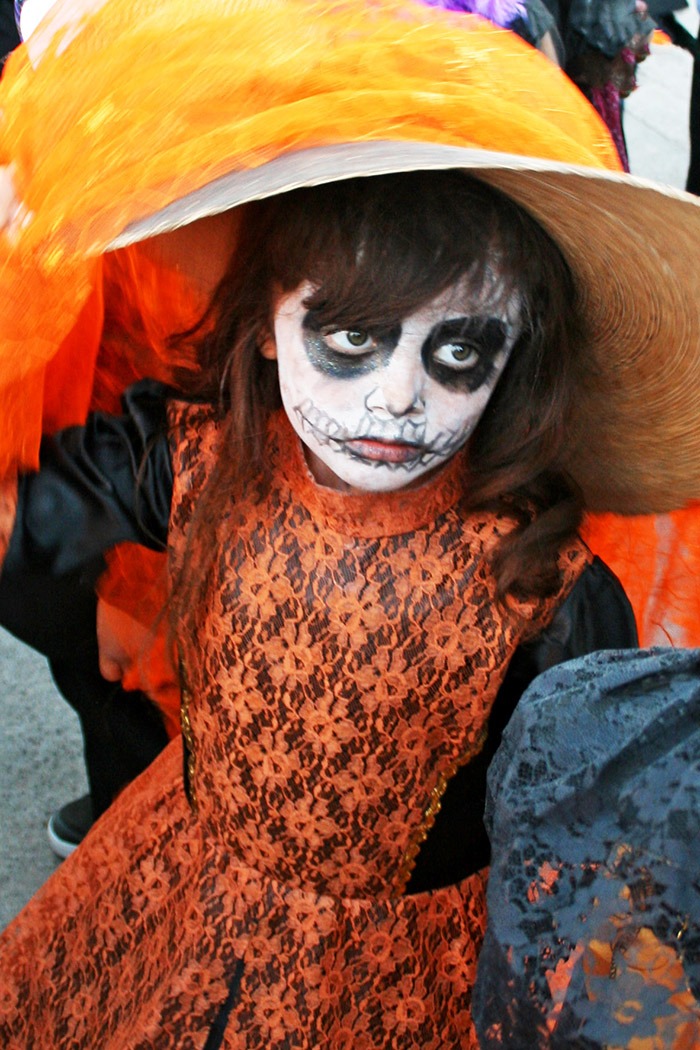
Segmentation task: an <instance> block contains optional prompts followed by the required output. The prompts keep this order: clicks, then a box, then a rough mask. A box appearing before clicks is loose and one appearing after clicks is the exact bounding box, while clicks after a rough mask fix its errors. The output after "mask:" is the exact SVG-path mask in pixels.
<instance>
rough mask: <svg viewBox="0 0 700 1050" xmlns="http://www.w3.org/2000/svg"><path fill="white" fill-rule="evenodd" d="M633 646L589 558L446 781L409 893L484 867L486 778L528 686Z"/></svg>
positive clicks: (629, 628) (607, 578)
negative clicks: (574, 663) (480, 740)
mask: <svg viewBox="0 0 700 1050" xmlns="http://www.w3.org/2000/svg"><path fill="white" fill-rule="evenodd" d="M637 644H638V643H637V628H636V624H635V619H634V613H633V611H632V606H631V605H630V602H629V599H628V598H627V595H626V594H625V592H624V590H623V588H622V585H621V583H620V581H619V580H618V579H617V577H616V576H615V575H614V573H612V572H611V570H610V569H609V568H608V567H607V565H605V563H604V562H602V561H601V560H600V558H598V557H595V558H594V559H593V561H592V562H591V564H590V565H588V566H587V567H586V568H585V569H584V571H583V572H582V574H581V576H580V577H579V579H578V580H577V582H576V583H575V584H574V586H573V588H572V590H571V592H570V594H569V596H568V598H567V599H566V601H565V602H563V604H562V605H561V606H560V607H559V609H558V610H557V612H556V614H555V616H554V619H553V620H552V622H551V623H550V625H549V627H547V628H546V629H545V630H544V631H543V632H542V633H541V634H539V635H538V636H537V637H536V638H534V639H533V640H532V641H531V642H528V643H527V644H525V645H521V646H519V647H518V649H516V651H515V653H514V655H513V658H512V660H511V662H510V664H509V666H508V670H507V672H506V675H505V678H504V680H503V684H502V685H501V688H500V690H499V692H498V695H497V697H496V701H495V703H494V706H493V709H492V712H491V717H490V718H489V728H488V738H487V740H486V744H485V745H484V749H483V751H481V752H480V754H478V755H477V756H476V758H474V759H473V760H472V761H471V762H470V763H469V764H468V765H466V766H463V767H462V769H460V770H458V771H457V773H456V774H455V775H454V776H453V777H452V779H451V780H450V782H449V784H448V786H447V790H446V791H445V794H444V796H443V799H442V806H441V809H440V812H439V813H438V815H437V817H436V820H435V823H434V825H433V827H432V828H431V830H430V833H429V835H428V838H427V840H426V841H425V843H424V844H423V847H422V849H421V851H420V853H419V854H418V858H417V860H416V866H415V868H414V870H413V874H412V876H411V879H410V881H409V884H408V887H407V888H408V891H409V892H419V891H422V890H428V889H435V888H437V887H438V886H445V885H449V884H451V883H455V882H459V881H460V879H463V878H465V877H466V876H467V875H469V874H471V873H472V872H474V871H478V870H479V869H480V868H483V867H485V866H486V865H487V864H488V863H489V857H490V846H489V840H488V836H487V834H486V828H485V826H484V821H483V815H484V806H485V803H486V770H487V769H488V766H489V763H490V762H491V759H492V758H493V756H494V754H495V752H496V749H497V748H498V745H499V744H500V742H501V735H502V733H503V730H504V728H505V726H506V725H507V724H508V722H509V721H510V718H511V715H512V714H513V711H514V710H515V707H516V704H517V703H518V700H519V699H520V697H521V696H522V694H523V693H524V691H525V690H526V689H527V687H528V686H529V684H530V682H532V681H533V679H534V678H536V677H537V675H539V674H541V673H542V672H543V671H546V670H547V669H548V668H550V667H554V666H556V665H557V664H560V663H563V662H564V661H565V660H571V659H574V658H575V657H577V656H585V655H586V654H587V653H591V652H595V651H596V650H598V649H635V648H637Z"/></svg>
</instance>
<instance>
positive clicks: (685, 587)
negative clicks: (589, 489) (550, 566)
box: [583, 506, 700, 647]
mask: <svg viewBox="0 0 700 1050" xmlns="http://www.w3.org/2000/svg"><path fill="white" fill-rule="evenodd" d="M583 536H584V539H585V540H586V542H587V543H588V545H589V546H590V548H591V550H593V552H594V553H595V554H598V555H599V556H600V557H601V558H602V559H603V561H605V562H606V564H607V565H609V566H610V568H611V569H612V570H613V572H614V573H615V574H616V575H617V576H618V577H619V579H620V581H621V583H622V585H623V587H624V588H625V591H626V592H627V595H628V597H629V599H630V601H631V603H632V607H633V609H634V612H635V617H636V620H637V627H638V629H639V640H640V644H641V645H642V646H650V645H674V646H679V647H680V646H691V647H694V646H700V506H693V507H688V508H686V509H684V510H678V511H674V512H673V513H672V514H658V515H642V516H640V517H633V518H623V517H619V516H618V515H615V514H598V515H590V516H589V517H588V518H587V519H586V521H585V524H584V529H583Z"/></svg>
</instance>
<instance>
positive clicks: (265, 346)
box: [259, 335, 277, 361]
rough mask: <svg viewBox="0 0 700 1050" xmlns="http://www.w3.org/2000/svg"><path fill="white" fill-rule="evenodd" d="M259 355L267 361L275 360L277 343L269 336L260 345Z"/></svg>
mask: <svg viewBox="0 0 700 1050" xmlns="http://www.w3.org/2000/svg"><path fill="white" fill-rule="evenodd" d="M259 349H260V353H261V354H262V355H263V357H265V358H267V360H268V361H276V360H277V343H276V342H275V340H274V338H273V337H272V336H271V335H268V337H267V339H265V341H264V342H263V343H261V344H260V348H259Z"/></svg>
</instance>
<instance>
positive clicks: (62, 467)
mask: <svg viewBox="0 0 700 1050" xmlns="http://www.w3.org/2000/svg"><path fill="white" fill-rule="evenodd" d="M166 394H167V389H166V388H165V387H163V386H162V385H161V384H159V383H154V382H152V381H145V382H142V383H137V384H135V386H133V387H131V388H130V389H129V390H128V391H127V393H126V395H125V396H124V400H123V407H124V415H123V416H119V417H116V416H109V415H104V414H100V413H96V414H94V415H92V416H91V417H90V418H89V419H88V422H87V423H86V425H85V426H84V427H69V428H68V429H66V430H62V431H60V432H59V433H58V434H56V435H54V436H53V437H51V438H46V439H45V440H44V441H43V442H42V446H41V454H40V469H39V471H38V472H37V473H34V474H25V475H23V476H22V477H21V478H20V482H19V491H18V506H17V517H16V521H15V526H14V529H13V532H12V537H11V539H10V545H9V549H8V552H7V556H6V558H5V562H4V566H3V572H2V579H3V581H4V582H6V583H7V582H8V581H10V580H11V579H12V578H21V577H26V576H27V575H34V576H50V575H62V574H64V573H70V572H75V571H76V570H80V569H81V568H82V567H83V566H85V565H87V564H90V563H92V562H94V561H95V559H96V558H99V557H100V556H101V555H102V554H103V552H104V551H106V550H107V549H108V548H109V547H113V546H114V545H115V544H116V543H120V542H123V541H126V540H130V541H132V542H135V543H141V544H143V545H144V546H147V547H150V548H152V549H154V550H162V549H163V548H164V547H165V542H166V537H167V529H168V519H169V515H170V501H171V498H172V486H173V478H172V466H171V462H170V453H169V448H168V439H167V424H166ZM20 585H21V580H20Z"/></svg>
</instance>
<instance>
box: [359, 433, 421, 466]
mask: <svg viewBox="0 0 700 1050" xmlns="http://www.w3.org/2000/svg"><path fill="white" fill-rule="evenodd" d="M345 444H346V446H347V447H348V448H349V449H350V450H351V451H352V452H354V453H355V454H356V455H358V456H362V458H363V459H374V460H378V461H380V462H384V463H408V462H410V461H411V460H414V459H420V457H421V456H422V455H423V454H424V452H425V449H424V448H422V447H421V446H419V445H407V444H405V443H404V442H399V441H377V440H376V439H375V438H355V439H354V440H352V441H346V442H345Z"/></svg>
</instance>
